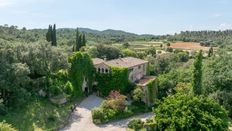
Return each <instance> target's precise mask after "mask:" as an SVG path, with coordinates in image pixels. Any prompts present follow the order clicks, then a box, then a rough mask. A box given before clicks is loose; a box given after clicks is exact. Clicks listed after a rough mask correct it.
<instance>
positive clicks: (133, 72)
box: [92, 57, 157, 105]
mask: <svg viewBox="0 0 232 131" xmlns="http://www.w3.org/2000/svg"><path fill="white" fill-rule="evenodd" d="M92 60H93V64H94V67H95V69H96V72H99V73H110V71H111V69H110V67H111V66H116V67H124V68H128V70H129V78H128V79H129V80H130V81H131V82H132V83H135V84H137V86H139V87H140V88H142V90H143V91H144V98H143V99H142V100H143V101H144V102H145V103H147V104H149V105H150V104H151V100H150V99H149V92H148V87H147V84H148V83H149V82H150V81H155V80H156V79H155V77H153V76H147V67H148V61H145V60H142V59H138V58H134V57H125V58H118V59H114V60H109V61H106V60H103V59H99V58H94V59H92ZM95 84H97V83H95ZM154 89H155V87H154ZM154 93H157V90H156V89H155V90H154Z"/></svg>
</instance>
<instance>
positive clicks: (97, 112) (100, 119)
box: [91, 108, 108, 124]
mask: <svg viewBox="0 0 232 131" xmlns="http://www.w3.org/2000/svg"><path fill="white" fill-rule="evenodd" d="M91 113H92V118H93V123H95V124H101V123H105V122H107V120H108V118H107V116H106V114H105V112H104V111H103V109H101V108H94V109H93V110H92V111H91Z"/></svg>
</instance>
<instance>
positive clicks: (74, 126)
mask: <svg viewBox="0 0 232 131" xmlns="http://www.w3.org/2000/svg"><path fill="white" fill-rule="evenodd" d="M102 101H103V99H102V98H99V97H97V96H95V95H90V96H89V97H87V98H86V99H84V100H83V101H82V102H81V103H80V105H79V106H78V107H77V108H76V111H75V112H74V113H73V114H72V116H71V119H70V123H71V124H70V125H68V126H67V127H65V128H64V129H62V130H61V131H125V130H126V129H125V128H126V126H127V123H128V122H129V121H130V120H131V119H133V118H141V119H146V118H149V117H151V116H152V114H151V113H147V114H143V115H138V116H135V117H131V118H128V119H124V120H120V121H115V122H111V123H108V124H103V125H95V124H93V122H92V116H91V109H92V108H94V107H97V106H100V104H101V102H102Z"/></svg>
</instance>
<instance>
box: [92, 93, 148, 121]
mask: <svg viewBox="0 0 232 131" xmlns="http://www.w3.org/2000/svg"><path fill="white" fill-rule="evenodd" d="M125 98H126V97H125V96H123V95H121V94H120V93H119V92H117V91H111V92H110V94H109V96H108V97H107V99H106V100H104V101H103V102H102V104H101V106H100V107H98V108H94V109H93V110H92V111H91V112H92V119H93V122H94V123H95V124H103V123H107V122H109V121H112V120H119V119H123V118H127V117H130V116H133V115H135V114H138V113H144V112H148V111H150V110H151V109H150V108H148V107H147V106H146V105H145V103H142V102H135V103H132V105H126V101H125Z"/></svg>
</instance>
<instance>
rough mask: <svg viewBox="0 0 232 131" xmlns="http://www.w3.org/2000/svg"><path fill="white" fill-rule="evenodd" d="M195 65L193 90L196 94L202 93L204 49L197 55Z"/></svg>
mask: <svg viewBox="0 0 232 131" xmlns="http://www.w3.org/2000/svg"><path fill="white" fill-rule="evenodd" d="M193 65H194V67H193V82H192V86H193V92H194V94H195V95H201V94H202V50H200V52H199V53H198V54H197V55H196V58H195V60H194V64H193Z"/></svg>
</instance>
